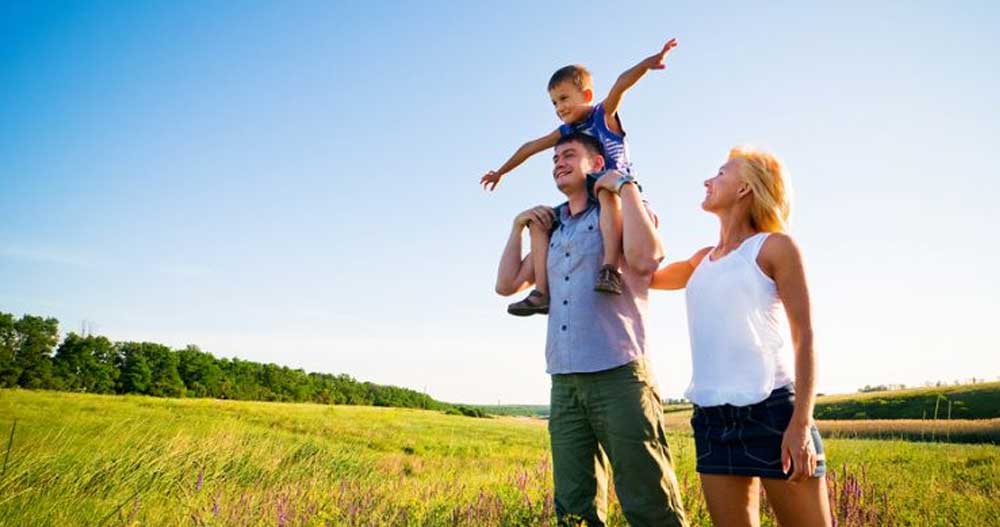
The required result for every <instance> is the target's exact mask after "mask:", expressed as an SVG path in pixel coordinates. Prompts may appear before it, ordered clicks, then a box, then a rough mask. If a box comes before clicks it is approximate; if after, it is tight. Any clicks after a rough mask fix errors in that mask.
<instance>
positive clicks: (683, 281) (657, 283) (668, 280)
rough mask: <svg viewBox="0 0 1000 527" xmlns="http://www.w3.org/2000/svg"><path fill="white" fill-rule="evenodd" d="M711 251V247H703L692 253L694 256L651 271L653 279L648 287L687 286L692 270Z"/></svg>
mask: <svg viewBox="0 0 1000 527" xmlns="http://www.w3.org/2000/svg"><path fill="white" fill-rule="evenodd" d="M711 251H712V248H711V247H705V248H703V249H700V250H699V251H698V252H696V253H694V256H692V257H690V258H688V259H687V260H681V261H679V262H674V263H671V264H669V265H667V266H665V267H662V268H660V269H657V270H656V272H655V273H653V281H652V282H650V284H649V287H650V288H652V289H668V290H674V289H684V288H685V287H687V283H688V280H690V279H691V275H692V274H694V270H695V269H696V268H697V267H698V264H700V263H701V259H702V258H704V257H705V256H706V255H707V254H708V253H709V252H711Z"/></svg>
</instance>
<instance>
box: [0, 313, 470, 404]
mask: <svg viewBox="0 0 1000 527" xmlns="http://www.w3.org/2000/svg"><path fill="white" fill-rule="evenodd" d="M13 387H21V388H28V389H42V390H62V391H72V392H87V393H101V394H141V395H150V396H154V397H208V398H215V399H234V400H241V401H285V402H312V403H321V404H350V405H362V406H393V407H403V408H423V409H428V410H441V411H445V412H447V413H452V414H462V415H470V416H475V417H483V416H484V414H483V413H482V412H481V411H480V410H478V409H475V408H469V407H466V406H462V405H453V404H449V403H443V402H440V401H436V400H434V399H432V398H431V397H429V396H428V395H426V394H423V393H420V392H418V391H415V390H410V389H407V388H399V387H396V386H385V385H379V384H373V383H370V382H360V381H357V380H355V379H354V378H352V377H351V376H349V375H344V374H341V375H331V374H328V373H306V372H305V371H304V370H301V369H292V368H288V367H285V366H278V365H277V364H261V363H258V362H251V361H245V360H240V359H237V358H232V359H218V358H216V357H214V356H213V355H212V354H210V353H206V352H204V351H202V350H200V349H199V348H198V347H197V346H188V347H186V348H184V349H180V350H173V349H171V348H170V347H168V346H164V345H163V344H156V343H152V342H111V341H110V340H108V339H107V338H106V337H102V336H96V335H78V334H76V333H69V334H67V335H66V337H65V338H64V339H62V342H60V341H59V321H58V320H56V319H55V318H51V317H50V318H43V317H38V316H33V315H24V316H22V317H21V318H15V317H14V315H11V314H8V313H2V312H0V388H13Z"/></svg>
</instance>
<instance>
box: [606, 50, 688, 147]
mask: <svg viewBox="0 0 1000 527" xmlns="http://www.w3.org/2000/svg"><path fill="white" fill-rule="evenodd" d="M675 47H677V39H676V38H672V39H670V40H668V41H667V43H666V44H664V45H663V49H661V50H660V51H658V52H656V53H654V54H652V55H650V56H648V57H646V58H644V59H642V62H640V63H638V64H636V65H635V66H632V67H631V68H629V69H627V70H625V73H622V74H621V75H619V76H618V80H617V81H616V82H615V85H614V86H612V87H611V91H610V92H608V96H607V97H606V98H605V99H604V120H605V124H607V126H608V129H609V130H611V131H612V132H615V133H619V134H620V133H622V131H621V126H620V125H619V124H618V119H617V118H616V117H615V113H617V112H618V107H619V106H620V105H621V102H622V96H623V95H625V92H627V91H628V90H629V88H631V87H632V86H635V83H637V82H639V79H641V78H642V76H643V75H645V74H646V72H647V71H649V70H662V69H664V68H666V67H667V64H666V60H667V54H668V53H670V50H672V49H674V48H675Z"/></svg>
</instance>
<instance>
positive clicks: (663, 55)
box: [643, 38, 677, 70]
mask: <svg viewBox="0 0 1000 527" xmlns="http://www.w3.org/2000/svg"><path fill="white" fill-rule="evenodd" d="M676 47H677V39H676V38H672V39H670V40H668V41H667V43H666V44H664V45H663V49H661V50H660V52H659V53H655V54H653V55H650V56H649V57H647V58H646V60H644V61H643V62H644V63H645V65H646V68H647V69H651V70H662V69H664V68H666V67H667V64H666V62H667V54H668V53H670V50H672V49H674V48H676Z"/></svg>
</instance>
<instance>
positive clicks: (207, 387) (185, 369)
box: [177, 346, 224, 397]
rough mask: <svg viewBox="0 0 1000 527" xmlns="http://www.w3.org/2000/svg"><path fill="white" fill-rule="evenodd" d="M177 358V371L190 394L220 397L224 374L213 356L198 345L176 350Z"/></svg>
mask: <svg viewBox="0 0 1000 527" xmlns="http://www.w3.org/2000/svg"><path fill="white" fill-rule="evenodd" d="M177 359H178V363H177V373H179V374H180V377H181V381H183V382H184V387H185V388H186V389H187V391H188V393H189V394H190V395H193V396H195V397H222V382H223V380H224V375H223V372H222V368H220V367H219V363H218V361H217V360H216V359H215V357H213V356H212V355H211V354H209V353H205V352H204V351H201V350H200V349H198V346H188V347H186V348H184V349H182V350H180V351H178V352H177Z"/></svg>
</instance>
